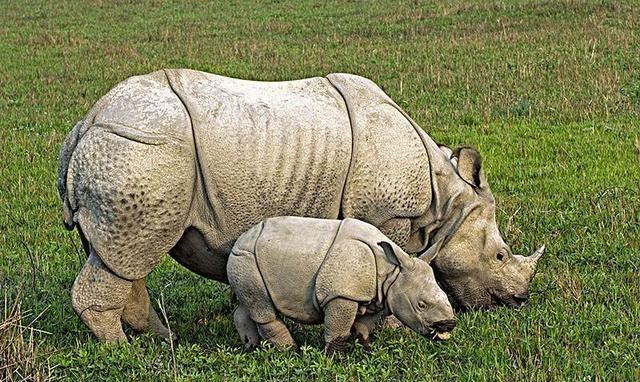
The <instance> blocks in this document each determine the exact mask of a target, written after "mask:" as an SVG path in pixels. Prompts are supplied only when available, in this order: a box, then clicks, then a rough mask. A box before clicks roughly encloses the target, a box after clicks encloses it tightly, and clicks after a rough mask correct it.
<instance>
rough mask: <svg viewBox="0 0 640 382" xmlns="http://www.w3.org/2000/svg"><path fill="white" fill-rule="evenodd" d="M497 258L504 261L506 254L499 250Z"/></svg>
mask: <svg viewBox="0 0 640 382" xmlns="http://www.w3.org/2000/svg"><path fill="white" fill-rule="evenodd" d="M496 259H497V260H498V261H502V260H503V259H504V254H503V253H502V252H498V254H497V255H496Z"/></svg>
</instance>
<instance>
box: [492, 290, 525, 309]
mask: <svg viewBox="0 0 640 382" xmlns="http://www.w3.org/2000/svg"><path fill="white" fill-rule="evenodd" d="M488 293H489V296H490V297H491V306H489V307H488V308H492V307H497V306H506V307H509V308H516V309H518V308H524V307H525V306H527V304H528V302H527V300H526V299H522V298H518V296H517V295H511V296H505V295H503V294H499V293H496V292H494V291H488Z"/></svg>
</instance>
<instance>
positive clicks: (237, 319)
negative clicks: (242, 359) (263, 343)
mask: <svg viewBox="0 0 640 382" xmlns="http://www.w3.org/2000/svg"><path fill="white" fill-rule="evenodd" d="M233 323H234V324H235V327H236V330H237V331H238V334H239V335H240V339H241V340H242V342H243V343H244V347H245V349H247V350H253V349H255V348H256V347H258V346H259V345H260V334H259V333H258V326H257V325H256V323H255V322H254V321H253V320H252V319H251V317H250V316H249V310H247V308H246V307H245V306H244V305H239V306H238V307H237V308H236V310H235V311H234V312H233Z"/></svg>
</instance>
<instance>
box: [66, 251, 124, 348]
mask: <svg viewBox="0 0 640 382" xmlns="http://www.w3.org/2000/svg"><path fill="white" fill-rule="evenodd" d="M131 284H132V283H131V281H128V280H125V279H122V278H120V277H118V276H116V275H115V274H114V273H113V272H111V271H110V270H109V269H108V268H107V267H106V266H105V265H104V263H103V262H102V260H100V258H99V257H98V256H97V255H96V254H95V253H94V252H93V251H91V253H90V254H89V258H88V259H87V262H86V263H85V265H84V267H83V268H82V270H81V271H80V274H78V277H77V278H76V281H75V282H74V283H73V287H72V289H71V299H72V302H73V309H74V310H75V311H76V313H77V314H78V315H79V316H80V318H81V319H82V321H83V322H84V323H85V324H86V325H87V326H88V327H89V329H91V331H92V332H93V334H95V336H96V337H98V339H100V340H101V341H106V342H116V341H124V342H126V341H127V337H126V336H125V334H124V332H123V331H122V324H121V323H120V318H121V316H122V311H123V310H124V306H125V304H126V303H127V299H128V297H129V293H130V291H131Z"/></svg>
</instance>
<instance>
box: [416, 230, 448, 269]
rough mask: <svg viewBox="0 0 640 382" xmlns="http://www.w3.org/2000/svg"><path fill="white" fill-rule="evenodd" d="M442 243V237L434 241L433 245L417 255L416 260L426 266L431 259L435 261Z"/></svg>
mask: <svg viewBox="0 0 640 382" xmlns="http://www.w3.org/2000/svg"><path fill="white" fill-rule="evenodd" d="M442 243H444V237H443V238H442V239H440V240H438V241H436V242H435V243H434V244H433V245H431V246H430V247H429V248H427V249H426V250H425V251H424V252H422V253H421V254H420V255H418V259H420V260H422V261H425V262H426V263H427V264H429V263H431V262H432V261H433V259H435V258H436V256H437V255H438V252H440V247H442Z"/></svg>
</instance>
